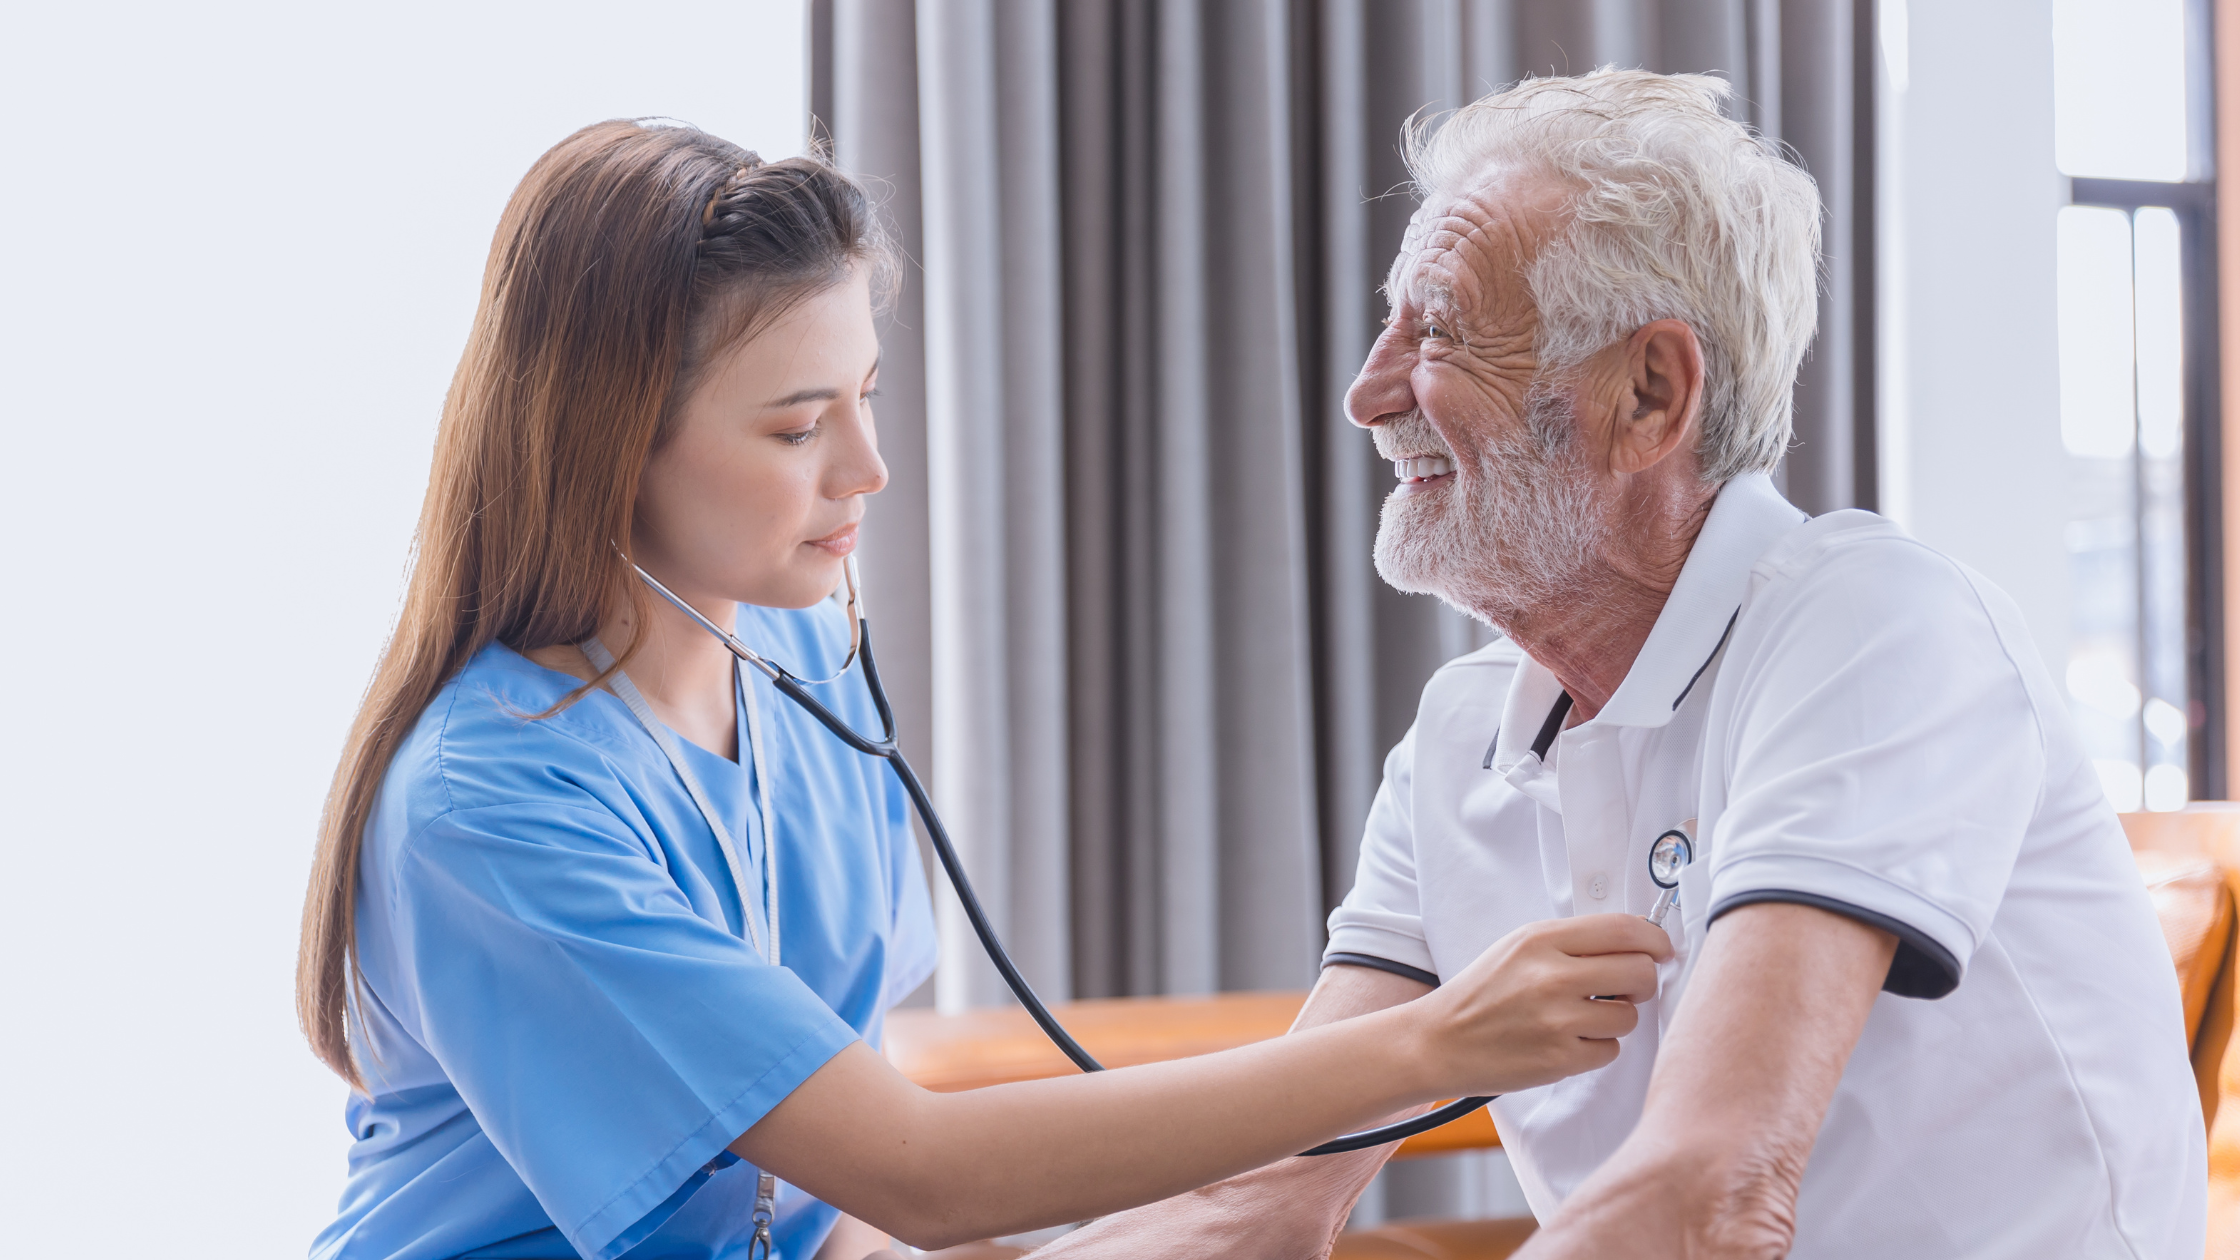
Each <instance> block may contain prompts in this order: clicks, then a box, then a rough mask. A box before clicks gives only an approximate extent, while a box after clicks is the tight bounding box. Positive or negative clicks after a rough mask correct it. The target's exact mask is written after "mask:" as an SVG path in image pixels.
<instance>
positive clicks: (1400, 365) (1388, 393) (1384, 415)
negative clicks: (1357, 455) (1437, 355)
mask: <svg viewBox="0 0 2240 1260" xmlns="http://www.w3.org/2000/svg"><path fill="white" fill-rule="evenodd" d="M1415 365H1416V349H1415V341H1414V339H1412V338H1409V337H1404V336H1402V335H1401V334H1400V330H1399V329H1398V328H1397V327H1391V326H1388V327H1387V328H1386V329H1385V330H1384V331H1383V332H1382V333H1380V334H1378V335H1377V342H1376V344H1375V345H1373V346H1371V347H1369V361H1368V362H1367V363H1364V364H1362V365H1361V374H1360V375H1359V376H1356V377H1354V378H1353V386H1352V387H1351V388H1350V389H1348V390H1346V418H1347V419H1349V420H1351V421H1353V422H1354V423H1355V424H1358V425H1360V426H1361V427H1362V428H1364V429H1373V428H1375V427H1377V426H1378V425H1380V424H1383V423H1384V422H1385V421H1386V420H1388V419H1390V418H1392V417H1393V416H1404V415H1406V414H1408V413H1409V412H1411V411H1414V410H1415V409H1416V392H1415V386H1414V385H1413V384H1412V383H1411V378H1412V376H1413V375H1414V372H1415Z"/></svg>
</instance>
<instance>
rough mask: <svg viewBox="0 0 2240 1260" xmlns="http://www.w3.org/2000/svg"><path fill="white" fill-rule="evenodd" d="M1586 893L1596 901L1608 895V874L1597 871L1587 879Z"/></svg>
mask: <svg viewBox="0 0 2240 1260" xmlns="http://www.w3.org/2000/svg"><path fill="white" fill-rule="evenodd" d="M1587 895H1588V896H1589V897H1592V898H1594V899H1595V900H1596V901H1600V900H1602V899H1603V898H1604V897H1607V896H1609V895H1610V877H1609V876H1608V875H1604V874H1601V873H1600V872H1597V873H1596V875H1595V877H1594V878H1593V879H1590V880H1588V881H1587Z"/></svg>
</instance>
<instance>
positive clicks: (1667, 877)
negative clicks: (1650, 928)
mask: <svg viewBox="0 0 2240 1260" xmlns="http://www.w3.org/2000/svg"><path fill="white" fill-rule="evenodd" d="M1695 860H1696V845H1695V841H1693V840H1690V839H1689V838H1688V833H1687V832H1685V831H1682V830H1680V829H1679V828H1678V827H1674V828H1671V829H1670V830H1668V831H1666V832H1665V833H1664V834H1663V835H1660V836H1658V837H1657V838H1656V841H1655V842H1654V843H1652V844H1651V845H1650V846H1649V882H1650V883H1652V884H1655V885H1656V886H1657V887H1658V888H1660V889H1662V890H1663V891H1661V892H1659V893H1658V894H1657V904H1656V906H1655V907H1654V908H1653V909H1651V910H1650V911H1649V922H1651V923H1654V924H1656V925H1657V926H1658V927H1663V926H1664V917H1665V916H1666V915H1668V914H1670V913H1672V907H1673V906H1675V905H1677V904H1679V901H1680V872H1682V871H1684V870H1686V869H1688V863H1690V862H1693V861H1695Z"/></svg>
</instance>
